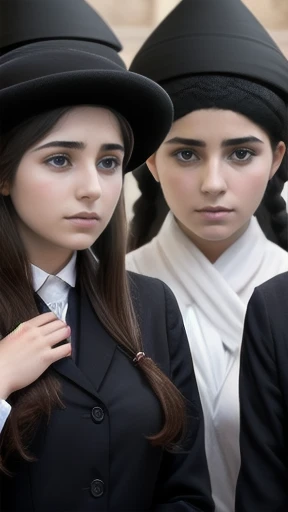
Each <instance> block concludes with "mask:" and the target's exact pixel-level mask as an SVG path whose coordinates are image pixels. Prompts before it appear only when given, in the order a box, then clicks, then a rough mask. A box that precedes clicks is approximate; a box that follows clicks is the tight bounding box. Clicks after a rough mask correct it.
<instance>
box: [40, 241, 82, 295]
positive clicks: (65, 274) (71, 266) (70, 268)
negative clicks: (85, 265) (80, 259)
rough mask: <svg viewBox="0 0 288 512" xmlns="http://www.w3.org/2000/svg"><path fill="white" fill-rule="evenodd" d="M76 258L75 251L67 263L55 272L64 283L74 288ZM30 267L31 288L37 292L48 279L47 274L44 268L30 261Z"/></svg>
mask: <svg viewBox="0 0 288 512" xmlns="http://www.w3.org/2000/svg"><path fill="white" fill-rule="evenodd" d="M76 258H77V251H75V252H74V254H73V256H72V258H71V260H70V261H69V262H68V263H67V265H66V266H65V267H64V268H63V269H62V270H60V272H58V274H56V276H57V277H59V278H60V279H62V281H64V282H65V283H67V284H69V285H70V286H72V287H73V288H74V286H75V284H76ZM31 268H32V277H33V288H34V290H35V292H37V291H38V290H39V289H40V288H41V287H42V286H43V284H44V283H45V281H46V280H47V279H48V277H49V275H50V274H48V273H47V272H45V270H42V269H41V268H39V267H36V265H33V264H32V263H31Z"/></svg>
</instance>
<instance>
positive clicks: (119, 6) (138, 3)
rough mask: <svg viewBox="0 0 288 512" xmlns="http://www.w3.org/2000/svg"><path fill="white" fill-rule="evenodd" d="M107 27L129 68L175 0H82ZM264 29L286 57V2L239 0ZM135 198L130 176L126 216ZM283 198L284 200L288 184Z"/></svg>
mask: <svg viewBox="0 0 288 512" xmlns="http://www.w3.org/2000/svg"><path fill="white" fill-rule="evenodd" d="M86 1H87V3H89V4H90V5H91V6H92V7H94V8H95V9H96V11H97V12H98V13H99V14H100V15H101V16H103V18H104V19H105V20H106V21H107V22H108V23H109V24H110V26H111V27H112V28H113V30H114V31H115V33H116V35H117V36H118V37H119V39H120V41H121V43H122V45H123V51H122V52H121V56H122V58H123V59H124V61H125V62H126V64H127V65H128V66H129V64H130V62H131V60H132V58H133V56H134V55H135V53H136V52H137V51H138V49H139V48H140V46H141V45H142V43H143V42H144V40H145V39H146V38H147V37H148V35H149V34H150V33H151V32H152V30H154V28H155V27H156V26H157V25H158V23H160V21H161V20H162V19H163V18H164V17H165V16H166V15H167V14H168V12H170V11H171V10H172V9H173V8H174V7H175V6H176V5H177V4H178V3H179V0H86ZM215 1H217V0H215ZM243 2H244V3H245V4H246V5H247V7H248V8H249V9H250V10H251V11H252V12H253V14H254V15H255V16H256V17H257V18H258V19H259V21H260V22H261V23H262V24H263V25H264V26H265V28H266V29H267V30H268V32H269V33H270V34H271V36H272V37H273V38H274V40H275V41H276V43H277V44H278V45H279V46H280V48H281V50H282V51H283V53H284V54H285V55H286V56H287V58H288V0H243ZM137 196H138V188H137V185H136V182H135V180H134V178H133V176H132V175H131V174H128V175H127V177H126V179H125V199H126V208H127V214H128V217H129V218H131V214H132V205H133V203H134V201H135V199H136V198H137ZM283 196H284V197H285V199H286V201H287V210H288V184H287V185H286V187H285V190H284V193H283Z"/></svg>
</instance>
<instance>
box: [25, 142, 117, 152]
mask: <svg viewBox="0 0 288 512" xmlns="http://www.w3.org/2000/svg"><path fill="white" fill-rule="evenodd" d="M45 148H66V149H78V150H80V151H83V150H84V149H85V148H86V144H84V142H77V141H72V140H71V141H70V140H53V141H51V142H47V143H46V144H43V145H42V146H39V147H38V148H36V149H34V150H33V151H40V149H45ZM101 150H102V151H112V150H114V151H115V150H118V151H122V152H123V153H124V147H123V146H122V145H121V144H114V143H107V144H102V145H101Z"/></svg>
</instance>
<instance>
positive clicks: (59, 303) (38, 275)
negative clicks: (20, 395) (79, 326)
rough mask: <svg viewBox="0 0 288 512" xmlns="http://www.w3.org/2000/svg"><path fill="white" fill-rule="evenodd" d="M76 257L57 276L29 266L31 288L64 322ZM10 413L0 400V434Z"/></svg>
mask: <svg viewBox="0 0 288 512" xmlns="http://www.w3.org/2000/svg"><path fill="white" fill-rule="evenodd" d="M76 257H77V252H76V251H75V252H74V254H73V256H72V258H71V259H70V261H69V262H68V263H67V265H66V266H65V267H64V268H63V269H62V270H61V271H60V272H58V274H56V275H55V276H54V275H50V274H47V272H45V271H44V270H42V269H41V268H39V267H36V265H33V264H31V268H32V278H33V288H34V290H35V292H37V293H38V295H39V296H40V297H41V299H42V300H43V301H44V302H45V304H47V306H48V307H49V308H50V309H51V310H52V311H53V312H54V313H55V314H56V316H58V318H60V319H61V320H63V321H65V318H66V313H67V309H68V295H69V290H70V287H73V288H74V286H75V283H76ZM10 411H11V406H10V404H8V402H6V401H5V400H2V399H1V398H0V432H1V430H2V429H3V427H4V424H5V421H6V420H7V418H8V416H9V414H10Z"/></svg>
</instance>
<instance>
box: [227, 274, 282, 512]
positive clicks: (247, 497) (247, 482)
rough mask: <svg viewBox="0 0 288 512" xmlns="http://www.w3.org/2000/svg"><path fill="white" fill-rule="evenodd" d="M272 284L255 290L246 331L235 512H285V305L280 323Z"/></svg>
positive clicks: (278, 294)
mask: <svg viewBox="0 0 288 512" xmlns="http://www.w3.org/2000/svg"><path fill="white" fill-rule="evenodd" d="M272 281H273V280H272ZM272 281H271V284H269V285H268V286H265V285H264V287H263V286H261V287H260V288H256V290H255V292H254V294H253V296H252V298H251V300H250V303H249V305H248V310H247V315H246V320H245V326H244V335H243V344H242V352H241V366H240V414H241V416H240V418H241V431H240V448H241V461H242V462H241V470H240V473H239V478H238V483H237V492H236V511H237V512H256V511H261V512H287V510H288V474H287V466H288V461H287V435H288V424H287V410H286V412H285V405H284V404H285V400H284V393H287V389H286V391H284V387H283V383H284V381H283V379H282V370H283V375H285V373H286V377H285V378H286V384H287V383H288V380H287V379H288V338H287V336H288V322H287V313H288V303H287V305H286V317H284V315H283V312H284V308H283V306H282V305H281V303H282V302H283V300H284V299H285V297H283V296H281V291H280V289H277V283H278V282H280V281H279V280H277V281H275V282H274V284H273V283H272ZM281 311H282V314H281ZM284 324H286V329H285V328H284ZM285 368H286V371H285ZM285 387H286V388H287V386H285Z"/></svg>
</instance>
